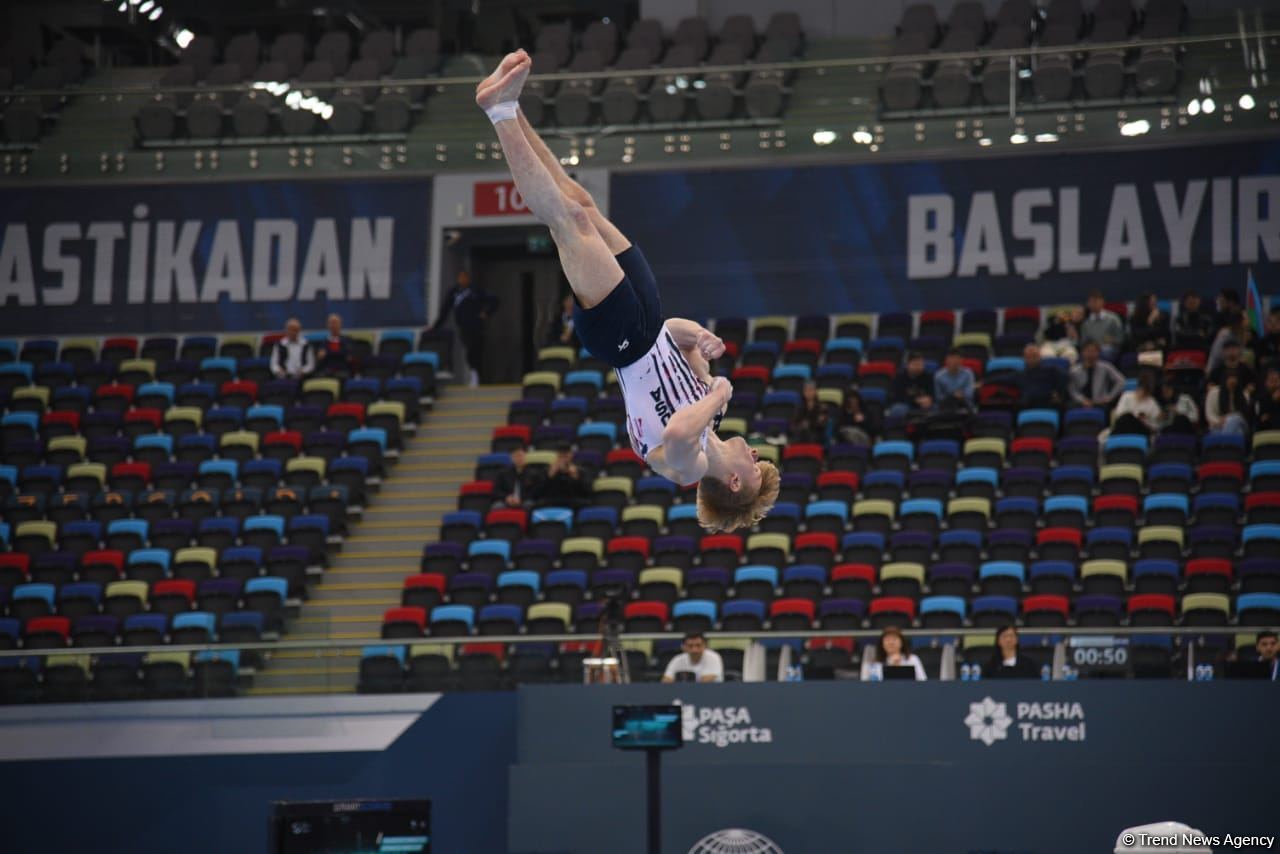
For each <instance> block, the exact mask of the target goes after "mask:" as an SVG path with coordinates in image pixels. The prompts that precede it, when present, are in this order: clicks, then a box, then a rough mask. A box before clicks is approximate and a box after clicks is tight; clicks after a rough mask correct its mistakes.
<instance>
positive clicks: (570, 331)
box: [547, 293, 579, 350]
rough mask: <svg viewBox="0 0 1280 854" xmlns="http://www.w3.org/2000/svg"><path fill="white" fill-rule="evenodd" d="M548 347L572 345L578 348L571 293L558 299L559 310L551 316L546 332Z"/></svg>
mask: <svg viewBox="0 0 1280 854" xmlns="http://www.w3.org/2000/svg"><path fill="white" fill-rule="evenodd" d="M547 346H548V347H572V348H573V349H574V350H577V349H578V346H579V345H578V333H577V331H576V330H574V328H573V294H572V293H568V294H565V295H564V299H562V300H560V306H559V311H557V312H556V313H555V314H554V315H553V316H552V318H551V329H550V331H549V332H548V334H547Z"/></svg>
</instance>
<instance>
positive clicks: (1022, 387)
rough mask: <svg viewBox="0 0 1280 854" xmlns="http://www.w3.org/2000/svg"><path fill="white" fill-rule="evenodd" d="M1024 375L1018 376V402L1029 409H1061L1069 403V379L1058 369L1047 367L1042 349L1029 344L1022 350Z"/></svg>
mask: <svg viewBox="0 0 1280 854" xmlns="http://www.w3.org/2000/svg"><path fill="white" fill-rule="evenodd" d="M1022 362H1023V365H1024V367H1023V370H1022V373H1020V374H1018V378H1017V384H1018V391H1019V397H1018V401H1019V403H1020V404H1021V405H1022V407H1023V408H1027V409H1060V408H1062V406H1063V404H1065V403H1066V401H1067V377H1066V375H1065V374H1064V373H1063V372H1062V371H1060V370H1058V369H1057V368H1056V367H1053V366H1051V365H1046V364H1045V363H1044V361H1043V360H1042V359H1041V357H1040V348H1039V347H1037V346H1036V345H1035V344H1028V345H1027V346H1025V347H1023V348H1022Z"/></svg>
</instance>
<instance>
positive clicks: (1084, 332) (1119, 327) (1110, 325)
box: [1080, 290, 1124, 362]
mask: <svg viewBox="0 0 1280 854" xmlns="http://www.w3.org/2000/svg"><path fill="white" fill-rule="evenodd" d="M1088 306H1089V310H1088V313H1087V314H1086V315H1085V318H1084V322H1083V323H1081V324H1080V342H1081V343H1082V344H1084V343H1088V342H1090V341H1097V342H1098V346H1099V347H1101V348H1102V357H1103V358H1104V359H1106V360H1107V361H1108V362H1110V361H1112V360H1113V359H1115V357H1116V354H1117V353H1119V352H1120V345H1121V344H1123V343H1124V322H1123V321H1122V320H1121V319H1120V315H1118V314H1116V313H1115V312H1114V311H1110V310H1108V309H1107V301H1106V299H1104V298H1103V296H1102V291H1099V290H1094V291H1091V292H1090V293H1089V302H1088Z"/></svg>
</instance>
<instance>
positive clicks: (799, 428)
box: [787, 382, 828, 444]
mask: <svg viewBox="0 0 1280 854" xmlns="http://www.w3.org/2000/svg"><path fill="white" fill-rule="evenodd" d="M827 421H828V417H827V408H826V407H825V406H823V405H822V401H820V400H818V386H817V385H815V384H814V383H811V382H808V383H805V384H804V391H803V398H802V399H801V401H800V408H799V409H797V410H796V414H795V417H794V418H792V419H791V426H790V427H788V428H787V441H788V442H794V443H796V444H805V443H816V444H822V443H824V442H826V441H827Z"/></svg>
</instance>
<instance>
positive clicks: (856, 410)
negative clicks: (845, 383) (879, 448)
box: [835, 388, 880, 446]
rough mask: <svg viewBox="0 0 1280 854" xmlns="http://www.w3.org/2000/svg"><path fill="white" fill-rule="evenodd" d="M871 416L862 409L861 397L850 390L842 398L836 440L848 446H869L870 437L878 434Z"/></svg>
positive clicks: (853, 390) (856, 391) (855, 390)
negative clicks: (842, 403) (842, 404)
mask: <svg viewBox="0 0 1280 854" xmlns="http://www.w3.org/2000/svg"><path fill="white" fill-rule="evenodd" d="M872 417H873V416H872V415H871V414H870V413H868V412H865V411H864V410H863V408H862V395H861V394H859V392H858V390H857V389H856V388H855V389H850V390H849V391H848V392H847V393H846V394H845V396H844V406H843V407H842V408H841V409H840V417H839V419H838V420H837V422H836V431H835V435H836V438H837V439H839V440H840V441H841V442H844V443H846V444H849V445H863V446H870V445H871V437H872V436H875V435H877V434H879V432H880V431H879V429H877V425H875V424H874V423H873V422H872Z"/></svg>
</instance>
